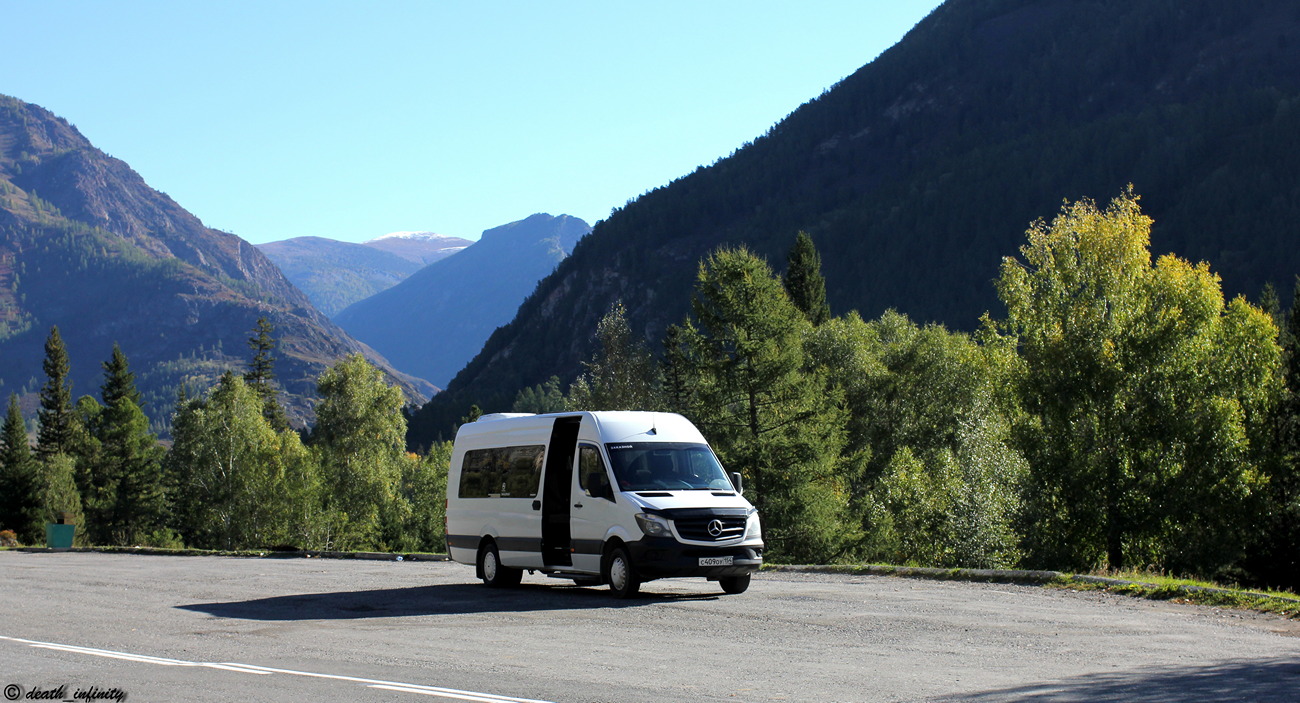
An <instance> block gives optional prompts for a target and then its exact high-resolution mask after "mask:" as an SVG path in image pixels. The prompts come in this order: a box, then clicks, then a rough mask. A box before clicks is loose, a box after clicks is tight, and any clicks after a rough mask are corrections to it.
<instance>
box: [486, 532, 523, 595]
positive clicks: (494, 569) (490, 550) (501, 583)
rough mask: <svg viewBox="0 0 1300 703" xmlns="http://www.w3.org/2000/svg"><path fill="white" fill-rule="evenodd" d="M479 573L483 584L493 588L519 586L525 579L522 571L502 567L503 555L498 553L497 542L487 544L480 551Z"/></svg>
mask: <svg viewBox="0 0 1300 703" xmlns="http://www.w3.org/2000/svg"><path fill="white" fill-rule="evenodd" d="M478 571H479V575H480V576H481V577H482V579H483V583H485V584H487V585H488V586H490V587H492V588H509V587H510V586H518V585H519V582H520V580H522V579H523V577H524V572H523V571H522V570H521V569H512V568H510V567H508V566H502V564H501V553H500V552H498V551H497V544H496V542H487V543H485V544H484V545H483V546H482V547H479V549H478Z"/></svg>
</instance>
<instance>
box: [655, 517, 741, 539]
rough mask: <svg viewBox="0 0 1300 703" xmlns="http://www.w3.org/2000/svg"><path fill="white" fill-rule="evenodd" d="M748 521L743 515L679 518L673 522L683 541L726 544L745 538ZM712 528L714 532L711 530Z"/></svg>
mask: <svg viewBox="0 0 1300 703" xmlns="http://www.w3.org/2000/svg"><path fill="white" fill-rule="evenodd" d="M715 520H716V521H717V523H718V524H716V525H714V524H713V523H714V521H715ZM747 521H748V519H747V518H746V517H745V516H743V515H704V516H699V517H695V516H692V517H684V518H677V519H676V520H674V521H673V525H675V526H676V527H677V534H679V535H681V537H682V539H688V540H691V541H692V542H725V541H727V540H730V539H738V538H740V537H744V536H745V523H746V522H747ZM710 526H712V527H713V530H710ZM713 532H717V534H716V535H715V534H713Z"/></svg>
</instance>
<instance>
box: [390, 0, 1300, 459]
mask: <svg viewBox="0 0 1300 703" xmlns="http://www.w3.org/2000/svg"><path fill="white" fill-rule="evenodd" d="M1297 173H1300V4H1297V3H1295V2H1293V1H1284V0H1260V1H1259V2H1253V3H1230V2H1225V1H1223V0H1094V1H1092V2H1086V3H1085V2H1072V1H1069V0H962V1H958V0H949V1H948V2H945V3H944V4H943V5H941V6H939V7H938V8H937V9H935V10H934V11H933V12H932V13H931V14H930V15H929V16H928V17H926V18H925V19H924V20H922V21H921V22H920V23H919V24H918V25H917V26H916V27H915V28H914V29H913V30H912V31H911V32H909V33H908V34H907V36H905V37H904V38H903V39H902V40H901V41H900V42H899V43H898V44H897V45H895V46H894V47H892V48H891V49H889V50H888V51H886V52H884V53H883V54H881V55H880V56H879V57H878V58H877V59H876V60H874V61H872V62H871V63H870V64H868V65H866V66H863V67H862V68H860V69H859V70H858V71H856V72H855V73H853V74H852V75H850V76H849V77H847V78H845V79H844V80H843V81H841V82H840V83H839V84H837V85H836V86H834V87H833V88H832V89H830V90H828V91H826V92H825V93H823V94H822V95H821V96H819V97H817V98H815V99H813V100H811V101H810V102H808V103H806V104H805V105H803V106H802V107H800V108H799V109H797V110H795V111H794V112H793V113H792V114H791V115H790V116H789V117H787V118H786V119H784V120H782V121H781V122H779V123H778V124H777V125H775V126H774V127H773V128H772V129H771V130H770V131H769V132H768V133H767V134H765V135H762V136H760V137H759V138H757V139H755V140H754V141H753V142H752V143H750V144H746V145H743V146H742V147H741V148H739V149H738V150H737V151H736V152H735V153H734V154H733V155H731V156H730V157H728V158H725V159H721V160H719V161H718V162H716V163H715V164H713V165H711V166H709V167H701V168H699V169H697V170H696V171H695V172H693V173H691V174H688V175H685V176H683V177H682V178H679V179H677V180H676V181H674V182H672V183H671V184H669V185H667V186H665V187H662V188H659V189H656V190H654V191H652V192H649V193H647V194H645V195H643V196H641V197H639V198H637V199H636V200H635V201H633V202H631V203H629V204H628V205H627V207H625V208H622V209H620V210H618V211H616V212H614V213H613V214H611V216H610V217H609V218H608V219H606V220H604V221H602V222H600V223H597V224H596V227H595V229H594V231H593V232H592V234H591V235H590V236H589V237H587V238H586V239H584V240H583V241H582V242H581V243H580V244H579V246H578V247H577V248H576V249H575V250H574V252H573V255H572V256H570V257H569V258H568V259H566V260H565V261H564V262H562V263H561V265H560V266H559V267H558V268H557V269H556V271H555V273H553V274H552V275H551V276H549V277H548V278H547V279H546V280H544V281H543V282H542V283H541V284H539V285H538V288H537V290H536V291H535V292H534V294H533V295H532V296H530V297H529V299H528V300H527V301H526V302H525V303H524V304H523V305H522V306H521V307H520V310H519V312H518V314H517V315H516V317H515V319H514V320H513V321H512V322H511V323H510V324H508V325H506V326H505V327H503V328H502V329H500V330H498V331H497V332H496V333H495V334H493V336H492V337H491V339H490V340H489V341H488V343H487V344H486V345H485V347H484V349H483V351H482V352H481V353H480V354H479V355H478V356H476V357H475V358H474V360H473V361H471V362H470V363H469V364H468V365H467V366H466V367H465V368H464V369H463V370H461V372H460V373H459V374H457V376H456V377H455V378H454V379H453V380H452V381H451V382H450V383H449V384H448V385H447V389H446V390H445V391H444V392H443V393H440V394H439V395H438V396H436V397H435V398H433V399H432V400H431V401H430V403H429V404H427V405H426V406H425V407H424V408H423V409H422V410H421V411H420V412H419V413H417V414H416V415H415V417H414V418H413V419H412V423H411V433H410V441H411V443H412V445H421V444H427V443H428V442H429V441H431V440H432V439H434V438H436V437H438V436H442V437H448V436H450V435H449V432H450V430H451V428H452V426H453V425H454V423H455V420H456V418H459V417H460V416H462V415H464V414H465V411H466V410H467V409H468V407H469V405H470V404H471V403H478V404H479V405H480V406H481V407H482V408H483V410H484V411H486V412H491V411H499V410H502V409H505V408H507V407H508V406H509V404H510V402H511V400H512V399H513V397H514V394H515V393H516V391H517V390H518V389H520V388H521V387H524V386H528V385H533V384H537V383H541V382H543V381H544V380H546V378H547V377H549V376H550V375H552V374H556V375H559V376H560V377H561V378H562V379H566V380H567V379H572V378H573V377H574V376H575V375H576V374H577V373H578V371H579V369H580V366H579V362H580V361H581V360H582V359H583V358H586V357H589V356H590V354H591V353H592V351H593V348H592V341H591V337H590V331H591V330H593V329H594V327H595V324H596V322H597V321H598V320H599V319H600V315H601V314H603V312H604V311H605V310H607V309H608V307H609V305H610V303H612V302H613V301H614V300H622V301H623V302H624V304H625V305H626V307H627V310H628V319H629V323H630V324H631V326H632V328H633V330H634V331H635V332H636V333H637V334H638V335H639V336H642V337H644V338H645V339H646V340H648V341H649V343H650V344H651V347H652V348H655V349H657V348H658V342H659V340H660V339H661V338H662V335H663V332H664V329H665V327H666V325H668V324H670V323H673V322H677V321H679V320H681V319H682V317H683V316H684V315H685V314H686V313H687V312H688V310H689V298H690V294H691V290H692V285H693V278H694V274H695V266H696V262H698V261H699V259H700V258H701V257H702V256H704V255H706V254H707V253H708V252H710V251H712V250H714V249H715V248H717V247H719V246H735V245H740V244H745V245H746V246H748V247H750V248H751V249H753V250H754V251H756V252H757V253H759V254H761V255H763V256H765V257H767V259H768V260H769V261H771V262H772V263H773V264H774V266H775V267H776V268H777V269H778V270H779V269H780V268H782V266H783V262H784V256H785V253H786V252H787V251H788V249H789V247H790V246H791V244H792V242H793V240H794V235H795V233H796V232H797V231H799V230H801V229H802V230H806V231H808V232H809V233H810V234H811V235H812V237H813V239H814V241H815V242H816V244H817V246H818V248H819V250H820V251H821V255H822V261H823V263H824V268H823V270H824V273H825V276H826V282H827V292H828V298H829V302H830V304H831V306H832V309H833V312H835V313H836V314H840V313H843V312H846V311H848V310H850V309H857V310H859V311H861V313H862V314H863V315H864V316H867V317H874V316H877V315H879V314H880V313H881V312H883V311H884V310H885V309H886V308H891V307H892V308H896V309H898V310H900V311H902V312H905V313H907V314H909V315H910V316H912V317H913V318H914V319H917V320H919V321H938V322H943V323H945V324H947V325H949V326H952V327H958V328H964V329H971V328H973V327H974V326H975V325H976V324H977V320H978V318H979V315H980V314H981V313H982V312H984V311H985V310H989V311H992V312H993V313H994V314H995V315H997V314H999V311H1000V310H1001V305H1000V303H999V302H998V300H997V297H996V293H995V290H994V288H993V285H992V280H993V279H994V278H995V277H996V275H997V271H998V265H999V261H1000V259H1001V258H1002V257H1004V256H1014V255H1016V254H1017V251H1018V247H1019V246H1020V244H1021V243H1022V242H1023V237H1024V231H1025V229H1026V227H1027V226H1028V224H1029V223H1030V222H1031V221H1032V220H1034V219H1036V218H1039V217H1045V218H1051V217H1052V216H1053V215H1054V214H1055V212H1056V211H1057V209H1058V208H1059V206H1060V204H1061V201H1062V200H1063V199H1071V200H1075V199H1079V198H1082V197H1091V198H1094V199H1096V200H1098V201H1102V202H1104V201H1107V200H1109V199H1110V198H1112V197H1114V196H1115V195H1117V194H1118V193H1119V192H1120V191H1121V190H1122V189H1123V188H1124V187H1125V185H1126V184H1128V183H1133V184H1134V186H1135V189H1136V191H1137V192H1138V193H1139V194H1141V195H1142V198H1143V200H1142V204H1143V208H1144V211H1145V212H1147V214H1149V215H1151V216H1152V217H1153V218H1154V220H1155V226H1154V229H1153V233H1152V250H1153V251H1154V252H1156V253H1157V254H1163V253H1165V252H1169V251H1173V252H1175V253H1177V254H1178V255H1180V256H1183V257H1185V258H1189V259H1192V260H1194V261H1199V260H1206V261H1209V262H1210V263H1211V265H1212V266H1213V269H1214V270H1215V271H1216V272H1218V273H1220V274H1221V275H1222V277H1223V280H1224V287H1225V289H1226V290H1227V292H1228V293H1229V294H1234V295H1235V294H1237V293H1247V294H1249V295H1251V296H1254V295H1257V294H1258V292H1259V290H1260V287H1261V286H1262V285H1263V284H1264V283H1265V282H1266V281H1271V282H1273V283H1274V284H1275V285H1277V286H1278V288H1279V290H1280V291H1281V294H1282V296H1283V299H1284V300H1289V290H1290V287H1291V283H1292V281H1293V278H1294V276H1295V275H1296V274H1297V273H1300V247H1296V246H1295V234H1294V231H1293V229H1294V228H1293V227H1292V226H1291V224H1290V223H1294V222H1297V221H1300V179H1297V178H1295V174H1297ZM557 330H563V331H564V333H565V335H571V339H570V338H565V339H560V338H559V335H558V334H557V332H556V331H557Z"/></svg>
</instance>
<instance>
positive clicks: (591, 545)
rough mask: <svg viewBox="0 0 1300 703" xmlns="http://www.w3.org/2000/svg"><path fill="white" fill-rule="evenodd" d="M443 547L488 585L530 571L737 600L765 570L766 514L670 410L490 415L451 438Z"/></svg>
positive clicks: (615, 587) (622, 593)
mask: <svg viewBox="0 0 1300 703" xmlns="http://www.w3.org/2000/svg"><path fill="white" fill-rule="evenodd" d="M447 546H448V549H449V551H450V552H451V558H452V559H454V560H456V561H458V562H461V563H463V564H474V565H475V569H476V571H477V575H478V577H479V578H481V579H483V582H484V583H486V584H487V585H489V586H513V585H516V584H518V583H519V580H520V577H521V576H522V574H523V571H525V570H527V571H529V572H541V573H545V574H547V575H549V576H555V577H559V578H570V579H573V580H574V581H576V582H577V583H579V584H589V585H596V584H600V583H608V584H609V586H610V589H611V590H612V591H613V592H614V594H615V595H617V596H619V597H621V598H626V597H628V596H632V595H634V594H636V592H637V590H638V589H639V588H640V586H641V583H642V582H645V581H649V580H652V579H658V578H664V577H671V576H702V577H704V578H707V579H709V580H711V581H717V582H718V584H719V585H720V586H721V587H722V590H723V591H725V592H726V593H742V592H744V590H745V589H746V588H748V587H749V578H750V574H752V573H753V572H755V571H757V570H758V568H759V567H760V566H762V563H763V537H762V532H761V530H760V527H759V521H758V511H757V510H755V509H754V506H752V505H750V504H749V501H747V500H745V498H744V497H742V496H741V485H740V475H739V474H731V475H730V476H728V475H727V473H726V472H724V471H723V468H722V465H721V464H720V463H719V462H718V459H717V457H716V456H714V454H713V450H712V449H710V448H709V445H708V442H706V441H705V439H704V436H703V435H701V434H700V431H699V430H697V429H696V428H695V426H694V425H692V424H691V423H690V422H689V421H687V420H686V418H684V417H682V416H680V415H674V414H671V413H651V412H574V413H556V414H552V415H519V414H496V415H485V416H483V417H481V418H479V419H478V420H477V421H475V422H470V423H466V424H464V425H462V426H461V428H460V431H458V432H457V433H456V444H455V448H454V450H453V452H452V455H451V468H450V471H449V474H448V476H447Z"/></svg>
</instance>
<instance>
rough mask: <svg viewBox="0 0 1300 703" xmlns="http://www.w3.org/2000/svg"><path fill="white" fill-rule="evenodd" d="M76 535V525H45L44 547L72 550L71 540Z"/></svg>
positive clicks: (48, 523)
mask: <svg viewBox="0 0 1300 703" xmlns="http://www.w3.org/2000/svg"><path fill="white" fill-rule="evenodd" d="M76 535H77V526H76V525H58V524H55V523H52V522H47V523H45V546H47V547H49V548H50V549H72V538H73V537H75V536H76Z"/></svg>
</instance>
